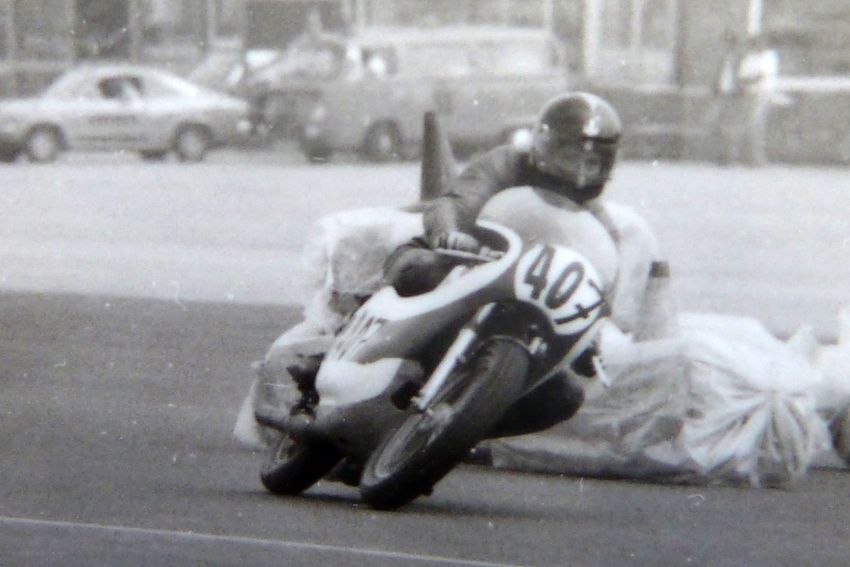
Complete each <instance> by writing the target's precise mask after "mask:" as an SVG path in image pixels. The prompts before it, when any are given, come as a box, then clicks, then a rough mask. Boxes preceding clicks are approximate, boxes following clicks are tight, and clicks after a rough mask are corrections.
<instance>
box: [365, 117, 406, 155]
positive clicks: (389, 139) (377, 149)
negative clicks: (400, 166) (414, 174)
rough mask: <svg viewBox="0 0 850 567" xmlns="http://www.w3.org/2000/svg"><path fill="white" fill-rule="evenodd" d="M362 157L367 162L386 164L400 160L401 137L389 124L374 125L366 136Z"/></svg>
mask: <svg viewBox="0 0 850 567" xmlns="http://www.w3.org/2000/svg"><path fill="white" fill-rule="evenodd" d="M363 155H364V156H365V157H366V159H368V160H369V161H373V162H387V161H394V160H397V159H399V158H401V136H400V135H399V132H398V129H397V128H396V127H395V126H394V125H393V124H391V123H389V122H381V123H379V124H375V125H374V126H372V127H371V128H370V129H369V132H368V133H367V134H366V139H365V140H364V142H363Z"/></svg>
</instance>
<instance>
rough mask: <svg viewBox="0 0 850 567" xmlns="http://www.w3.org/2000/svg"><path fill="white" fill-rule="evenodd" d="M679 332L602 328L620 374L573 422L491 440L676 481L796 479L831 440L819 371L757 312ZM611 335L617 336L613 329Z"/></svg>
mask: <svg viewBox="0 0 850 567" xmlns="http://www.w3.org/2000/svg"><path fill="white" fill-rule="evenodd" d="M678 322H679V327H680V330H681V334H680V336H679V337H677V338H674V339H663V340H654V341H645V342H639V343H633V342H630V338H629V337H627V336H625V335H620V336H619V337H618V336H617V334H616V333H612V332H608V333H606V334H605V335H604V336H603V340H602V354H603V357H604V358H605V360H606V368H608V374H609V378H610V381H611V384H610V386H608V387H607V388H604V389H602V388H601V387H600V386H599V384H594V385H592V386H591V387H590V388H589V390H588V399H587V401H586V403H585V406H584V407H583V408H582V409H581V410H580V411H579V412H578V414H577V415H576V416H575V417H574V418H573V419H572V420H570V421H568V422H567V423H565V424H562V425H560V426H558V427H556V428H554V429H552V430H550V431H547V432H544V433H542V434H538V435H533V436H528V437H526V438H517V439H510V440H501V441H498V442H495V443H493V445H492V447H493V456H494V464H495V465H496V466H499V467H503V468H512V469H520V470H537V471H543V472H550V473H562V474H572V475H583V476H617V477H626V478H638V479H653V480H664V481H675V482H689V483H706V482H728V483H741V482H746V483H750V484H751V485H753V486H767V485H777V484H784V483H788V482H793V481H794V480H796V479H797V478H799V477H800V476H801V475H803V474H805V472H806V471H807V470H808V468H809V466H810V465H811V464H812V462H813V459H814V458H815V456H816V455H817V454H818V453H819V452H820V451H822V450H823V449H824V447H825V446H827V445H828V444H829V439H828V433H827V429H826V424H825V422H824V421H823V419H822V418H821V416H820V415H819V414H818V412H817V408H816V404H815V398H814V395H813V390H814V389H815V387H816V385H817V384H818V383H819V381H820V373H819V372H818V371H817V369H816V368H814V367H813V366H812V365H810V364H808V362H807V361H806V360H805V359H803V358H802V357H799V356H798V355H797V354H796V353H795V352H794V351H793V350H792V349H790V348H789V347H787V346H786V345H785V344H784V343H783V342H781V341H779V340H778V339H776V338H775V337H773V336H772V335H771V334H770V333H768V332H767V331H766V330H765V329H764V328H763V326H762V325H761V324H760V323H758V322H757V321H755V320H752V319H745V318H736V317H726V316H713V315H693V314H692V315H682V316H680V317H679V321H678ZM612 337H613V338H614V340H612Z"/></svg>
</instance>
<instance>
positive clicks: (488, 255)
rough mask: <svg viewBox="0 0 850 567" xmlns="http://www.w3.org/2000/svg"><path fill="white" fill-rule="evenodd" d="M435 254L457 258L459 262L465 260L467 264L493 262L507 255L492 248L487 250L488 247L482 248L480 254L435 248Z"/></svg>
mask: <svg viewBox="0 0 850 567" xmlns="http://www.w3.org/2000/svg"><path fill="white" fill-rule="evenodd" d="M434 252H436V253H437V254H440V255H441V256H448V257H450V258H456V259H458V260H464V261H467V262H474V263H478V264H484V263H486V262H493V261H495V260H498V259H500V258H501V257H502V256H504V255H505V253H504V252H502V251H501V250H493V249H492V248H487V247H486V246H482V247H481V249H480V250H478V252H467V251H465V250H454V249H451V248H435V249H434Z"/></svg>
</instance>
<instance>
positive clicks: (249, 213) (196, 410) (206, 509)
mask: <svg viewBox="0 0 850 567" xmlns="http://www.w3.org/2000/svg"><path fill="white" fill-rule="evenodd" d="M618 172H619V173H618V175H617V177H616V178H615V180H614V182H613V185H612V188H611V194H612V196H613V198H615V199H616V200H618V201H622V202H625V203H627V204H630V205H632V206H634V207H635V208H636V209H637V210H638V211H639V212H641V213H642V214H644V215H645V216H646V217H647V218H648V219H649V221H650V222H651V224H652V225H653V226H654V227H655V228H656V230H657V232H658V234H659V239H660V241H661V242H662V244H663V247H664V249H665V250H666V252H667V253H668V254H669V258H670V260H671V263H672V265H673V266H674V276H675V279H674V282H675V283H676V284H677V285H678V290H679V298H680V305H681V307H683V308H685V309H694V310H708V311H719V312H725V313H734V314H742V315H750V316H754V317H757V318H758V319H759V320H762V321H764V322H765V324H766V325H767V326H768V327H769V328H770V329H771V330H774V331H775V332H777V333H779V334H788V333H790V332H793V331H794V329H796V328H797V327H798V326H799V325H800V324H802V323H811V324H812V325H813V326H814V329H815V331H816V332H817V333H818V335H819V336H822V337H826V338H830V337H834V336H835V326H834V324H835V314H836V311H837V309H838V307H840V306H841V305H842V304H846V303H847V302H848V300H850V287H848V282H850V271H848V270H850V264H849V263H847V261H846V258H847V250H848V249H850V233H848V230H847V224H846V211H847V210H848V206H850V191H847V188H846V171H843V170H827V169H806V168H784V167H771V168H765V169H762V170H758V171H757V170H747V169H744V168H730V169H727V170H718V169H715V168H711V167H705V166H701V165H697V164H679V163H677V164H652V163H626V164H623V166H622V167H620V168H619V169H618ZM417 173H418V172H417V170H416V168H415V166H414V165H412V164H404V165H400V166H398V165H389V166H384V167H371V166H363V165H361V164H354V163H342V164H338V165H331V166H327V167H320V168H314V167H309V166H307V165H306V164H303V163H302V162H300V161H299V160H298V159H297V158H292V157H287V158H282V157H281V156H279V155H276V154H275V155H271V154H269V155H265V156H263V155H254V154H244V155H243V154H239V153H230V154H226V153H225V154H221V155H216V156H214V157H213V158H212V159H211V160H210V161H209V162H208V163H204V164H198V165H196V166H186V165H181V164H175V163H171V162H165V163H161V164H155V165H150V164H143V163H141V162H140V161H139V160H138V159H137V158H136V156H121V155H118V156H103V157H101V156H97V157H95V156H88V155H84V156H67V157H66V158H63V159H62V160H60V162H59V163H57V164H53V165H51V166H47V167H38V166H33V165H30V164H25V163H18V164H15V165H14V166H5V167H2V168H0V175H2V189H0V218H2V222H0V290H2V291H0V479H2V480H0V566H3V567H6V566H19V565H20V566H27V567H28V566H53V565H60V566H80V567H82V566H86V567H89V566H93V565H119V566H124V565H131V566H132V565H139V566H142V565H144V566H160V565H161V566H165V565H168V566H174V565H239V566H254V565H260V566H262V565H287V566H299V565H377V566H383V565H534V566H537V565H556V566H557V565H578V566H584V565H586V566H611V565H646V566H666V565H701V566H730V567H732V566H735V567H737V566H742V565H746V566H763V565H764V566H767V565H769V566H777V565H778V566H784V565H788V566H795V567H797V566H800V565H819V566H829V567H831V566H843V565H847V558H848V556H850V543H848V542H850V512H848V508H847V495H848V493H850V475H848V474H847V472H846V471H822V470H816V471H812V472H811V474H810V475H809V476H808V477H807V478H805V479H804V480H803V481H802V482H801V483H800V484H799V485H797V486H794V487H792V488H789V489H786V490H758V489H751V488H729V487H705V486H699V487H698V486H672V485H661V484H657V485H653V484H644V483H636V482H624V481H616V480H599V479H579V478H561V477H555V476H540V475H530V474H516V473H508V472H500V471H494V470H490V469H483V468H479V467H462V468H460V469H459V470H457V471H455V472H453V473H452V474H451V475H450V476H449V477H448V478H446V479H445V481H444V482H442V483H440V484H439V485H438V487H437V490H436V491H435V493H434V494H433V496H431V497H429V498H425V499H420V500H417V501H416V502H414V503H413V504H412V505H410V506H409V507H406V508H404V509H403V510H400V511H398V512H395V513H378V512H374V511H371V510H369V509H367V508H365V507H364V506H363V505H362V504H361V503H360V502H359V500H358V498H357V493H356V491H355V490H353V489H351V488H348V487H345V486H342V485H335V484H328V483H320V484H319V485H318V486H316V487H315V488H314V489H312V490H311V491H309V492H308V493H307V494H306V495H304V496H303V497H298V498H286V499H283V498H275V497H272V496H270V495H269V494H267V493H265V492H264V491H263V489H262V487H261V485H260V483H259V480H258V477H257V471H258V466H259V461H260V459H261V455H259V454H257V453H254V452H252V451H249V450H246V449H244V448H242V447H240V446H238V445H237V444H236V443H235V442H234V441H233V440H232V439H231V429H232V425H233V422H234V419H235V417H236V412H237V410H238V407H239V404H240V402H241V399H242V397H243V396H244V394H245V392H246V390H247V388H248V385H249V383H250V380H251V371H250V363H251V362H252V361H253V360H255V359H257V358H259V357H261V356H262V354H263V352H264V351H265V349H266V347H267V345H268V344H269V343H270V342H271V341H272V340H273V339H274V337H276V336H277V334H278V333H279V332H280V331H281V330H282V329H283V328H285V327H287V326H288V325H290V324H291V323H293V322H294V321H295V319H296V316H297V313H296V311H295V309H294V308H293V307H291V306H290V307H287V304H289V305H291V304H293V303H294V302H295V300H296V296H295V293H296V291H297V286H296V285H295V284H294V282H295V281H296V280H299V279H300V281H303V279H304V274H301V273H299V272H298V268H297V263H296V262H295V260H296V259H297V257H298V255H299V251H300V250H301V247H302V246H303V245H304V243H305V241H306V240H307V237H306V235H305V234H304V231H303V228H304V226H306V225H307V224H309V222H310V221H312V220H315V219H316V218H318V217H319V216H321V215H322V214H325V213H327V212H330V211H333V210H341V209H347V208H352V207H358V206H370V205H403V204H407V203H409V202H411V201H412V200H413V199H415V197H416V192H415V186H416V180H417ZM129 297H135V298H136V299H129Z"/></svg>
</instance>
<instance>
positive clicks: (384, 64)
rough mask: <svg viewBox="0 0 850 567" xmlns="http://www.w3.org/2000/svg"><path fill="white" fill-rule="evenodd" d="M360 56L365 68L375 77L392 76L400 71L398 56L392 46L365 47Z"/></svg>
mask: <svg viewBox="0 0 850 567" xmlns="http://www.w3.org/2000/svg"><path fill="white" fill-rule="evenodd" d="M360 58H361V64H362V66H363V68H364V69H365V70H366V71H367V72H368V73H370V74H371V75H373V76H375V77H392V76H393V75H395V74H396V73H397V72H398V58H397V57H396V53H395V50H394V49H392V48H390V47H364V48H362V49H361V50H360Z"/></svg>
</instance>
